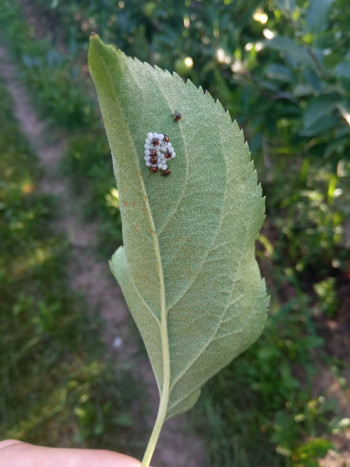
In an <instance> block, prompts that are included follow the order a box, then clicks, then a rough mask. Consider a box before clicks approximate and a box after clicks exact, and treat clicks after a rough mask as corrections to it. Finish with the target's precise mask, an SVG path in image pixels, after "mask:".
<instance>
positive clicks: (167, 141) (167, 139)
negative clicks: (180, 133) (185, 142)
mask: <svg viewBox="0 0 350 467" xmlns="http://www.w3.org/2000/svg"><path fill="white" fill-rule="evenodd" d="M163 136H164V141H165V142H166V143H169V136H168V135H163Z"/></svg>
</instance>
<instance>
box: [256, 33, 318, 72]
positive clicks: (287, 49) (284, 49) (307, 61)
mask: <svg viewBox="0 0 350 467" xmlns="http://www.w3.org/2000/svg"><path fill="white" fill-rule="evenodd" d="M263 44H264V46H265V47H267V48H270V49H273V50H277V51H278V52H280V54H281V55H282V56H284V57H285V59H286V61H288V62H290V64H291V65H292V66H293V67H296V66H298V65H307V66H311V67H313V61H312V58H311V57H310V55H309V53H308V51H307V50H306V49H305V47H303V46H301V45H299V44H297V43H296V42H295V41H294V40H293V39H290V38H289V37H283V36H275V37H273V38H272V39H268V40H265V41H263Z"/></svg>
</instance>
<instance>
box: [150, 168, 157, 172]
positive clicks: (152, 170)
mask: <svg viewBox="0 0 350 467" xmlns="http://www.w3.org/2000/svg"><path fill="white" fill-rule="evenodd" d="M149 170H150V171H151V172H152V173H156V172H157V171H158V169H157V167H151V168H150V169H149Z"/></svg>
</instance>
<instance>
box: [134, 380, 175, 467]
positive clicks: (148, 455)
mask: <svg viewBox="0 0 350 467" xmlns="http://www.w3.org/2000/svg"><path fill="white" fill-rule="evenodd" d="M168 387H169V386H167V387H166V388H165V390H164V391H162V395H161V398H160V402H159V408H158V414H157V418H156V422H155V424H154V427H153V430H152V434H151V437H150V439H149V441H148V445H147V448H146V452H145V454H144V456H143V459H142V464H141V467H149V464H150V462H151V459H152V456H153V453H154V450H155V447H156V444H157V441H158V438H159V435H160V432H161V429H162V426H163V423H164V421H165V416H166V412H167V407H168V400H169V390H168Z"/></svg>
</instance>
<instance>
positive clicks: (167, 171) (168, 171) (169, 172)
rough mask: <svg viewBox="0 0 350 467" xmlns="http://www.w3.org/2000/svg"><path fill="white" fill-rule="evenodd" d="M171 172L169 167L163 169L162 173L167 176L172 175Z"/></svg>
mask: <svg viewBox="0 0 350 467" xmlns="http://www.w3.org/2000/svg"><path fill="white" fill-rule="evenodd" d="M170 174H171V171H170V170H169V169H165V170H163V173H162V175H164V177H167V176H168V175H170Z"/></svg>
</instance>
